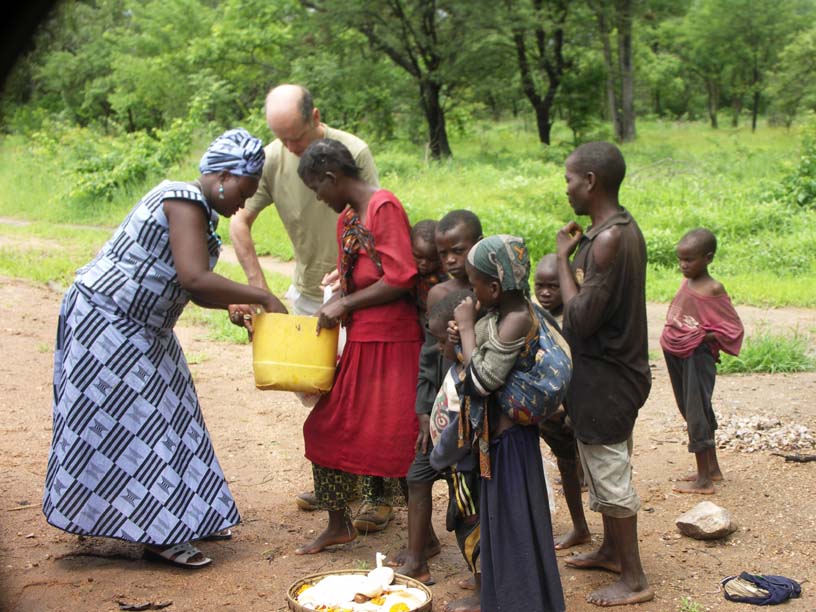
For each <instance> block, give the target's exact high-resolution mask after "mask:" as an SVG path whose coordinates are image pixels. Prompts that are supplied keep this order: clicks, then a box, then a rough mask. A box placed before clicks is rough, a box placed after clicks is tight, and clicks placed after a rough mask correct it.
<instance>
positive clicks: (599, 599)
mask: <svg viewBox="0 0 816 612" xmlns="http://www.w3.org/2000/svg"><path fill="white" fill-rule="evenodd" d="M652 599H654V591H653V590H652V589H651V587H649V586H648V585H646V586H644V587H643V588H642V589H638V590H634V589H632V588H631V587H629V586H627V585H626V584H625V583H624V582H623V581H622V580H619V581H618V582H616V583H615V584H611V585H609V586H606V587H603V588H602V589H598V590H597V591H594V592H593V593H590V594H589V595H587V601H588V602H589V603H591V604H595V605H596V606H603V607H608V606H628V605H631V604H638V603H643V602H644V601H651V600H652Z"/></svg>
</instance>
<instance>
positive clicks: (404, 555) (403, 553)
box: [385, 538, 442, 573]
mask: <svg viewBox="0 0 816 612" xmlns="http://www.w3.org/2000/svg"><path fill="white" fill-rule="evenodd" d="M441 552H442V545H441V544H440V543H439V540H437V539H435V538H434V539H431V540H428V543H427V544H426V545H425V552H424V554H425V558H426V559H430V558H431V557H435V556H436V555H438V554H439V553H441ZM410 560H411V554H410V553H409V552H408V549H407V548H403V549H402V550H400V551H399V552H398V553H397V554H396V555H394V558H393V559H391V560H390V561H386V562H385V564H386V565H387V566H388V567H400V566H401V565H405V564H406V563H408V562H409V561H410ZM397 573H400V572H397Z"/></svg>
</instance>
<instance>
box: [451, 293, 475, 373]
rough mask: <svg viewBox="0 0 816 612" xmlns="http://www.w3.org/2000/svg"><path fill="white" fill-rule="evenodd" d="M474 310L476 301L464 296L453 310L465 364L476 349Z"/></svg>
mask: <svg viewBox="0 0 816 612" xmlns="http://www.w3.org/2000/svg"><path fill="white" fill-rule="evenodd" d="M476 312H477V310H476V303H475V302H474V301H473V299H472V298H470V297H467V298H465V299H464V301H463V302H462V303H461V304H459V305H458V306H457V307H456V309H455V310H454V311H453V316H454V319H455V320H456V328H457V331H458V332H459V341H460V342H461V344H462V355H463V357H464V364H465V366H467V365H468V364H469V363H470V358H471V357H472V356H473V351H474V350H476Z"/></svg>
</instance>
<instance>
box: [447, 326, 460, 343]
mask: <svg viewBox="0 0 816 612" xmlns="http://www.w3.org/2000/svg"><path fill="white" fill-rule="evenodd" d="M448 342H450V343H451V344H452V345H453V346H458V345H459V344H461V338H460V337H459V326H458V325H457V324H456V321H448Z"/></svg>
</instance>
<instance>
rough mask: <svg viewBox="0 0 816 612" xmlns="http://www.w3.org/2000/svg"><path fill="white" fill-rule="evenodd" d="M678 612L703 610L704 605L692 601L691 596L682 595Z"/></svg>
mask: <svg viewBox="0 0 816 612" xmlns="http://www.w3.org/2000/svg"><path fill="white" fill-rule="evenodd" d="M678 612H705V606H703V604H701V603H698V602H696V601H694V600H693V599H692V598H691V597H683V599H681V600H680V607H679V608H678Z"/></svg>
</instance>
